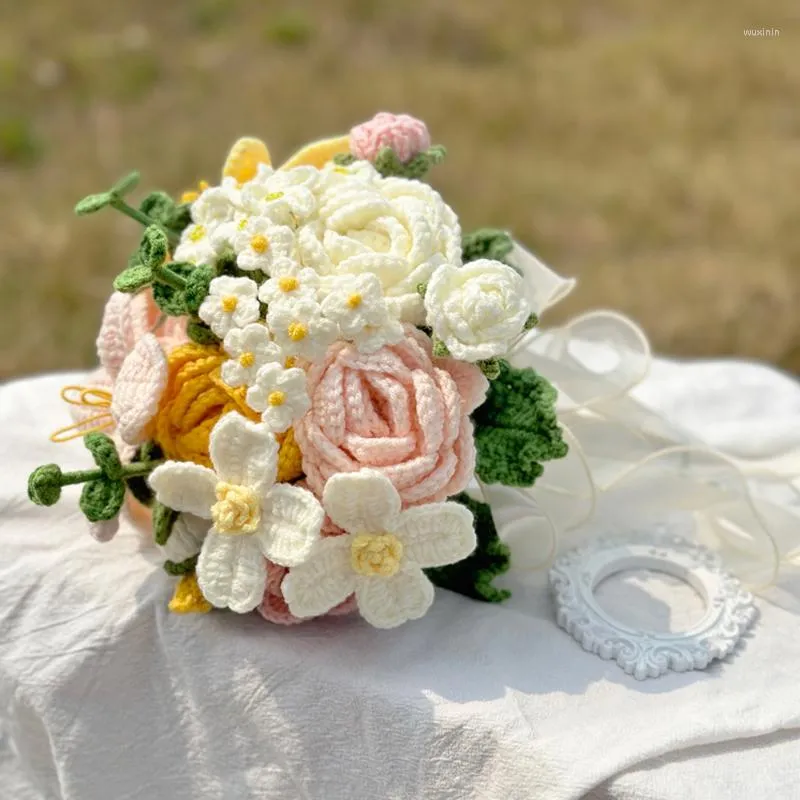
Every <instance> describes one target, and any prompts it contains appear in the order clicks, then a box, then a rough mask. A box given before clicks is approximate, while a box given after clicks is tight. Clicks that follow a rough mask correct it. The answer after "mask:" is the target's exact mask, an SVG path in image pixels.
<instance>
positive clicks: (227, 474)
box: [209, 412, 278, 492]
mask: <svg viewBox="0 0 800 800" xmlns="http://www.w3.org/2000/svg"><path fill="white" fill-rule="evenodd" d="M209 453H210V455H211V461H212V462H213V464H214V468H215V469H216V471H217V473H218V474H219V477H220V479H221V480H223V481H227V482H228V483H233V484H235V485H237V486H249V487H251V488H252V489H255V490H256V491H257V492H259V491H262V490H264V489H266V488H267V487H269V486H271V485H272V484H273V483H274V481H275V475H276V470H277V456H278V443H277V442H276V441H275V437H274V436H273V435H272V434H271V433H270V432H269V431H268V430H267V429H266V428H265V427H264V426H263V425H259V424H257V423H255V422H250V420H247V419H245V418H244V417H243V416H242V415H241V414H237V413H236V412H232V413H230V414H226V415H225V416H224V417H223V418H222V419H221V420H220V421H219V422H218V423H217V424H216V425H215V426H214V429H213V430H212V431H211V437H210V441H209Z"/></svg>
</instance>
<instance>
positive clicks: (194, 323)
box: [186, 319, 222, 344]
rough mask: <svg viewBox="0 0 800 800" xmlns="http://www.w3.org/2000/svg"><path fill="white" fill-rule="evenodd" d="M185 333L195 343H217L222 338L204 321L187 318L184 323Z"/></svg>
mask: <svg viewBox="0 0 800 800" xmlns="http://www.w3.org/2000/svg"><path fill="white" fill-rule="evenodd" d="M186 335H187V336H188V337H189V338H190V339H191V340H192V341H193V342H194V343H195V344H219V343H220V342H221V341H222V339H220V338H219V336H217V335H216V334H215V333H214V331H212V330H211V328H209V327H208V325H206V324H205V322H199V321H198V320H194V319H193V320H189V322H188V324H187V325H186Z"/></svg>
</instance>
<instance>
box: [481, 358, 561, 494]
mask: <svg viewBox="0 0 800 800" xmlns="http://www.w3.org/2000/svg"><path fill="white" fill-rule="evenodd" d="M499 368H500V369H499V374H498V376H497V377H496V378H495V379H494V380H493V381H492V382H491V383H490V384H489V392H488V394H487V395H486V402H484V404H483V405H482V406H480V408H478V409H477V410H476V411H475V412H474V414H473V415H472V420H473V422H474V424H475V448H476V450H477V459H476V465H475V472H476V474H477V475H478V477H479V478H480V479H481V480H482V481H484V482H485V483H502V484H504V485H506V486H532V485H533V484H534V482H535V481H536V479H537V478H538V477H539V476H540V475H541V474H542V472H543V471H544V468H543V466H542V464H541V462H542V461H551V460H553V459H556V458H563V457H564V456H565V455H566V454H567V444H566V442H565V441H564V438H563V436H562V434H561V428H560V426H559V424H558V419H557V418H556V410H555V402H556V390H555V389H554V388H553V386H552V385H551V384H550V383H549V382H548V381H547V380H545V379H544V378H543V377H542V376H541V375H539V374H538V373H537V372H536V371H535V370H532V369H516V368H515V367H512V366H511V365H510V364H509V363H508V362H507V361H503V360H501V361H500V362H499Z"/></svg>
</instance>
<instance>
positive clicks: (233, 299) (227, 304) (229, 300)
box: [222, 294, 239, 314]
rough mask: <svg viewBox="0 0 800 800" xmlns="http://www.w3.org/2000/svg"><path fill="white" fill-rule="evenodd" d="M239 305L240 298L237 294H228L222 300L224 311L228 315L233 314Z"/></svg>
mask: <svg viewBox="0 0 800 800" xmlns="http://www.w3.org/2000/svg"><path fill="white" fill-rule="evenodd" d="M238 304H239V298H238V297H237V296H236V295H235V294H226V295H225V296H224V297H223V298H222V310H223V311H226V312H227V313H228V314H233V312H234V311H236V306H237V305H238Z"/></svg>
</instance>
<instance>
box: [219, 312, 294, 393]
mask: <svg viewBox="0 0 800 800" xmlns="http://www.w3.org/2000/svg"><path fill="white" fill-rule="evenodd" d="M223 347H224V348H225V352H226V353H227V354H228V355H229V356H231V359H230V360H229V361H226V362H225V363H224V364H223V365H222V380H224V381H225V383H227V384H228V386H251V385H252V384H253V383H254V382H255V380H256V375H257V374H258V371H259V369H261V367H263V366H264V365H265V364H269V363H270V362H273V361H276V362H279V363H283V353H282V352H281V349H280V347H278V345H276V344H275V342H273V341H272V340H271V338H270V334H269V329H268V328H267V327H266V325H262V324H260V323H258V322H252V323H250V325H245V327H244V328H231V330H229V331H228V332H227V333H226V334H225V341H224V342H223Z"/></svg>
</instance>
